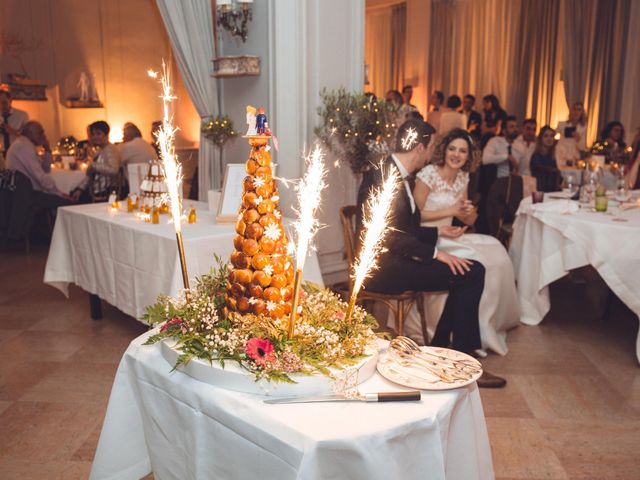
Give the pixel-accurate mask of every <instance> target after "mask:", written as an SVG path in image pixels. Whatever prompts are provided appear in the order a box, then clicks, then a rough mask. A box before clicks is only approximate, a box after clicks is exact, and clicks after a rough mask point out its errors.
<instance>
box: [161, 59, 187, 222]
mask: <svg viewBox="0 0 640 480" xmlns="http://www.w3.org/2000/svg"><path fill="white" fill-rule="evenodd" d="M160 84H161V85H162V95H160V98H162V106H163V116H162V126H161V127H160V128H159V129H158V131H157V137H158V144H159V145H160V158H161V159H162V165H163V167H164V175H165V181H166V183H167V190H168V192H169V198H170V200H171V217H172V218H173V226H174V228H175V230H176V233H178V232H180V230H181V228H182V223H181V222H180V217H181V215H180V213H181V203H180V185H181V184H182V165H180V164H179V163H178V161H177V159H176V154H175V146H174V143H173V141H174V137H175V134H176V131H177V128H174V126H173V117H172V115H171V113H170V106H171V102H172V101H174V100H175V99H176V98H177V97H175V96H174V95H173V90H172V88H171V77H170V75H169V72H168V70H167V66H166V64H165V63H164V60H163V61H162V77H160Z"/></svg>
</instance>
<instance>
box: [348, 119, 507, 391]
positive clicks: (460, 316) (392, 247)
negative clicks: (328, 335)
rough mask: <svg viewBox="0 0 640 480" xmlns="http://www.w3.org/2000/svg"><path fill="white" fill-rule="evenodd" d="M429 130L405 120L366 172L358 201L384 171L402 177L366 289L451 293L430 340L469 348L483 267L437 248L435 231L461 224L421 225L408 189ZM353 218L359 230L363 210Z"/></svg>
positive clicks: (494, 381)
mask: <svg viewBox="0 0 640 480" xmlns="http://www.w3.org/2000/svg"><path fill="white" fill-rule="evenodd" d="M411 131H413V132H415V133H416V134H417V138H416V140H415V142H413V144H412V145H409V146H406V145H405V148H403V142H402V139H404V138H406V136H407V134H408V133H409V132H411ZM433 133H434V130H433V128H432V127H430V126H429V125H428V124H426V123H424V122H422V121H420V120H414V119H411V120H407V121H406V122H405V123H404V124H402V125H401V126H400V128H399V129H398V137H397V146H396V153H395V154H392V155H391V156H389V157H387V158H386V159H385V160H384V162H383V163H382V164H381V165H377V166H376V167H375V168H372V169H371V170H369V171H367V172H365V174H364V177H363V180H362V185H361V186H360V191H359V192H358V205H360V206H362V205H364V204H366V201H367V198H368V197H369V195H370V193H371V192H372V191H373V190H375V189H378V188H380V187H381V186H382V183H383V181H384V178H385V174H386V172H389V171H391V170H392V169H396V170H397V171H398V172H399V173H400V177H401V178H402V180H401V181H400V183H399V185H398V187H397V188H398V191H397V193H396V196H395V199H394V203H393V205H392V214H391V218H392V220H391V224H390V225H389V232H388V234H387V237H386V247H387V249H388V251H387V252H386V253H384V254H383V255H382V256H381V257H380V259H379V266H380V268H379V269H378V270H377V271H376V272H375V273H374V274H373V276H372V277H371V278H370V279H369V280H368V281H367V288H369V289H371V290H372V291H376V292H380V293H391V294H393V293H400V292H403V291H405V290H417V291H425V292H433V291H444V290H446V291H448V292H449V297H448V299H447V303H446V305H445V308H444V311H443V313H442V317H441V318H440V321H439V322H438V327H437V329H436V333H435V335H434V338H433V341H432V342H431V344H432V345H435V346H445V347H446V346H449V344H450V343H451V342H452V343H453V348H454V349H456V350H460V351H463V352H467V353H473V352H474V351H475V350H477V349H479V348H481V343H480V328H479V326H478V307H479V305H480V297H481V295H482V290H483V288H484V272H485V269H484V267H483V266H482V265H481V264H480V263H478V262H472V261H469V260H466V259H463V258H458V257H456V256H453V255H450V254H448V253H446V252H444V251H441V250H438V248H437V246H436V243H437V241H438V236H443V237H449V238H455V237H458V236H460V235H462V233H464V231H465V228H461V227H452V226H445V227H422V226H420V210H419V209H418V208H416V205H415V201H414V199H413V195H412V194H411V185H410V177H411V176H412V175H413V174H414V173H415V172H417V171H418V170H420V169H421V168H422V167H424V165H425V163H426V161H427V156H428V154H427V146H428V144H429V140H430V137H431V135H432V134H433ZM357 223H358V232H360V230H361V227H362V209H360V212H359V214H358V221H357ZM452 337H453V338H452ZM478 383H479V385H480V386H485V387H501V386H504V384H505V383H506V382H505V380H504V379H501V378H499V377H495V376H493V375H490V374H486V375H485V376H484V378H483V379H481V380H479V382H478Z"/></svg>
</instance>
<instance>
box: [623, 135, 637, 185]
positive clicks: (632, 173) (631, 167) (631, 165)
mask: <svg viewBox="0 0 640 480" xmlns="http://www.w3.org/2000/svg"><path fill="white" fill-rule="evenodd" d="M639 170H640V129H638V133H637V134H636V137H635V138H634V139H633V150H632V151H631V156H630V157H629V161H628V162H627V165H626V171H627V173H626V175H625V177H624V178H625V186H626V187H627V188H628V189H631V190H639V189H640V171H639Z"/></svg>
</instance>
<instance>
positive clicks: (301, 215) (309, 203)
mask: <svg viewBox="0 0 640 480" xmlns="http://www.w3.org/2000/svg"><path fill="white" fill-rule="evenodd" d="M323 160H324V154H323V153H322V149H321V148H320V147H319V146H317V145H316V148H315V149H314V150H313V152H312V153H311V155H310V156H309V157H307V173H305V175H304V178H303V179H302V181H301V182H300V185H298V205H299V209H300V210H299V212H298V220H297V221H296V223H295V224H294V229H295V231H296V237H297V243H296V274H295V279H294V286H293V305H292V308H291V317H290V318H289V338H293V333H294V330H295V325H296V317H297V315H298V300H299V296H300V283H301V282H302V270H303V268H304V262H305V260H306V259H307V252H308V250H309V246H310V244H311V240H312V239H313V236H314V235H315V233H316V231H317V230H318V226H319V222H318V219H317V218H316V212H317V210H318V207H319V206H320V196H321V193H322V190H324V188H325V187H326V183H325V176H326V170H325V168H324V162H323Z"/></svg>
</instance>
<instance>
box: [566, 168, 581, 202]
mask: <svg viewBox="0 0 640 480" xmlns="http://www.w3.org/2000/svg"><path fill="white" fill-rule="evenodd" d="M564 184H565V193H568V194H570V196H571V197H573V196H574V195H575V194H576V193H578V190H579V189H580V185H579V184H578V181H577V179H576V176H575V175H574V174H573V173H567V175H566V176H565V178H564Z"/></svg>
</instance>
